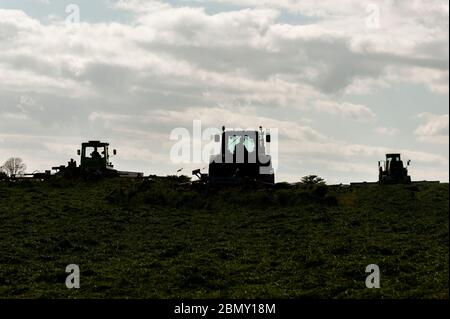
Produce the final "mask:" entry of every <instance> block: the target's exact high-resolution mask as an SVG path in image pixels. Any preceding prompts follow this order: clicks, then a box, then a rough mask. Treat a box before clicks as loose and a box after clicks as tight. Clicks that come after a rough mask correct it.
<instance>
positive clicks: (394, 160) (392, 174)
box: [378, 154, 411, 184]
mask: <svg viewBox="0 0 450 319" xmlns="http://www.w3.org/2000/svg"><path fill="white" fill-rule="evenodd" d="M410 162H411V161H409V160H408V161H407V164H406V167H404V166H403V161H402V159H401V156H400V154H386V160H385V161H384V163H382V161H379V162H378V171H379V176H378V183H380V184H409V183H411V176H409V175H408V166H409V164H410Z"/></svg>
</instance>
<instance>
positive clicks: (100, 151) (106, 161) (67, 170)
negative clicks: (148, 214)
mask: <svg viewBox="0 0 450 319" xmlns="http://www.w3.org/2000/svg"><path fill="white" fill-rule="evenodd" d="M116 154H117V151H116V150H115V149H114V150H113V155H116ZM77 155H79V156H80V165H79V166H77V162H76V161H74V160H73V159H71V160H70V161H69V162H68V164H67V166H64V165H61V166H56V167H52V169H53V170H55V171H56V173H55V175H59V176H64V177H69V178H70V177H99V178H100V177H142V176H143V173H137V172H124V171H118V170H116V169H114V166H113V164H112V163H111V162H110V155H109V143H104V142H100V141H89V142H86V143H82V144H81V150H78V151H77Z"/></svg>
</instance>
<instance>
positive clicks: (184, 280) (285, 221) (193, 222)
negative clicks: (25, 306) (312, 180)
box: [0, 177, 449, 299]
mask: <svg viewBox="0 0 450 319" xmlns="http://www.w3.org/2000/svg"><path fill="white" fill-rule="evenodd" d="M185 181H187V178H186V177H165V178H157V177H155V178H153V179H152V180H151V181H142V180H133V179H120V178H113V179H105V180H101V181H97V182H86V181H82V180H63V179H58V178H54V179H52V180H50V181H48V182H42V183H40V182H39V183H38V182H27V181H25V182H6V181H4V182H0V251H1V254H0V298H283V299H286V298H324V299H328V298H338V299H346V298H358V299H359V298H363V299H367V298H369V299H372V298H431V299H448V297H449V296H448V288H449V287H448V278H449V270H448V269H449V227H448V226H449V222H448V220H449V219H448V218H449V201H448V196H449V193H448V191H449V190H448V183H441V184H427V183H423V184H417V185H416V184H412V185H384V186H382V185H377V184H368V185H358V186H351V187H350V186H326V185H310V186H302V185H298V186H289V185H287V184H283V183H281V184H277V185H276V186H275V187H273V188H262V187H256V188H254V187H253V188H252V187H246V186H241V187H227V188H222V189H212V188H211V189H207V188H205V187H201V186H189V185H185V184H183V182H185ZM68 264H77V265H79V267H80V278H81V280H80V289H67V288H66V286H65V280H66V277H67V276H68V274H67V273H66V272H65V268H66V266H67V265H68ZM369 264H376V265H378V266H379V268H380V273H381V287H380V289H368V288H366V286H365V279H366V277H367V276H368V273H366V272H365V268H366V266H367V265H369Z"/></svg>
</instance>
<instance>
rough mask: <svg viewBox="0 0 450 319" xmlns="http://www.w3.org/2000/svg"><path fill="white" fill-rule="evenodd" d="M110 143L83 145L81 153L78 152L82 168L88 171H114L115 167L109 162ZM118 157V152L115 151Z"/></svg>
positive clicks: (97, 142) (96, 142)
mask: <svg viewBox="0 0 450 319" xmlns="http://www.w3.org/2000/svg"><path fill="white" fill-rule="evenodd" d="M108 147H109V143H103V142H99V141H89V142H87V143H82V144H81V151H80V150H78V152H77V153H78V155H80V156H81V158H80V167H81V168H82V169H83V170H86V171H102V170H106V169H112V168H113V165H112V163H111V162H110V161H109V150H108ZM113 154H114V155H116V150H113Z"/></svg>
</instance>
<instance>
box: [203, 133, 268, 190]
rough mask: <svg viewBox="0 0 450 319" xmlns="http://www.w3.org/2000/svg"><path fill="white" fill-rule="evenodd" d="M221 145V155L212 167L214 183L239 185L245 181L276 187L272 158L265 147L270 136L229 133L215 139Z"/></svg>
mask: <svg viewBox="0 0 450 319" xmlns="http://www.w3.org/2000/svg"><path fill="white" fill-rule="evenodd" d="M215 142H220V143H221V149H220V154H217V155H212V156H211V158H210V164H209V181H210V182H211V183H219V184H220V183H225V184H227V183H236V182H240V181H242V180H244V179H250V180H259V181H263V182H267V183H274V172H273V169H272V163H271V157H270V155H267V154H266V147H265V143H270V135H269V134H265V133H264V132H263V130H262V128H261V127H260V130H259V131H237V130H236V131H234V130H230V131H226V130H225V127H222V134H219V135H216V136H215Z"/></svg>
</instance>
